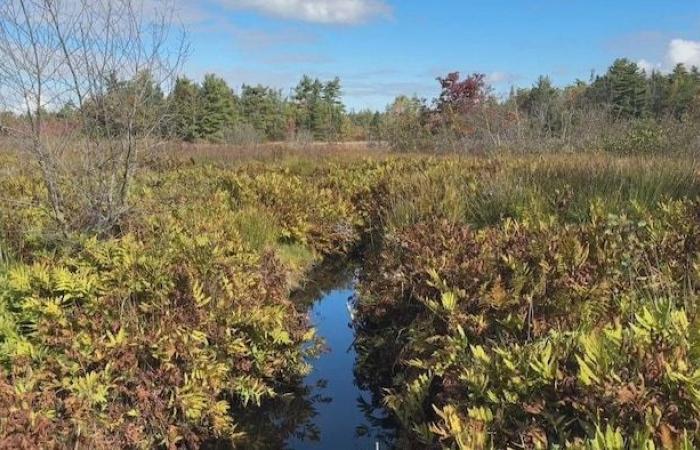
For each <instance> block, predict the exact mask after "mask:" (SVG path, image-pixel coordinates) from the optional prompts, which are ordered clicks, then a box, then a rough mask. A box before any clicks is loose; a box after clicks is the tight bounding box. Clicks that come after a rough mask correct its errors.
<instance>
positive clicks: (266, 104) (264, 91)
mask: <svg viewBox="0 0 700 450" xmlns="http://www.w3.org/2000/svg"><path fill="white" fill-rule="evenodd" d="M239 107H240V108H239V109H240V113H241V119H242V120H243V121H245V122H247V123H249V124H250V125H252V126H253V128H255V129H256V130H257V131H259V132H261V133H262V134H264V135H265V136H266V137H267V138H268V139H271V140H279V139H283V138H284V137H285V133H286V120H285V116H284V114H285V111H284V110H285V105H284V99H283V98H282V93H281V92H279V91H277V90H274V89H272V88H269V87H265V86H262V85H257V86H247V85H243V87H242V88H241V96H240V99H239Z"/></svg>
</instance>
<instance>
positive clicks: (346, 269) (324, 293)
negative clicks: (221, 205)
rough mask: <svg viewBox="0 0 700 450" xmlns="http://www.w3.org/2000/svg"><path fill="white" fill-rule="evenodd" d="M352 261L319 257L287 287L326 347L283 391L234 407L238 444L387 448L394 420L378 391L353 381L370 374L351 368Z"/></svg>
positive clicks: (308, 449) (304, 449)
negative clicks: (299, 285)
mask: <svg viewBox="0 0 700 450" xmlns="http://www.w3.org/2000/svg"><path fill="white" fill-rule="evenodd" d="M354 287H355V267H354V266H353V265H352V264H349V263H348V262H347V261H335V262H333V263H329V264H326V265H325V266H324V267H323V268H322V270H319V271H317V272H316V274H315V276H314V277H312V278H311V279H310V280H309V281H308V282H307V284H306V285H305V286H304V288H303V289H301V290H299V291H298V292H296V293H295V294H294V295H293V299H294V300H295V302H296V303H297V304H298V305H300V308H306V309H309V311H310V312H309V314H310V318H311V321H312V322H313V324H314V326H315V328H316V330H317V333H318V335H319V336H320V337H322V338H323V339H324V341H325V344H326V347H327V351H325V352H324V353H323V354H321V355H320V357H319V358H318V359H315V360H314V361H311V363H312V366H313V370H312V372H311V374H309V375H308V376H307V377H306V378H304V379H303V380H299V383H298V384H297V385H296V386H292V387H288V388H287V389H286V390H287V392H289V394H287V395H284V396H281V397H280V398H278V399H274V400H272V401H267V402H266V403H265V404H264V405H262V407H261V408H256V409H254V410H251V409H247V410H246V411H238V412H235V413H234V414H237V415H236V417H237V420H238V422H239V423H243V424H245V428H246V429H247V430H250V431H249V438H248V442H246V443H245V444H244V446H243V447H244V448H250V449H254V450H268V449H269V450H272V449H289V450H320V449H333V450H365V449H367V450H376V448H377V445H379V448H380V449H381V450H388V449H391V448H392V445H391V442H393V436H394V432H393V426H394V423H393V421H392V420H391V418H390V417H389V416H388V415H387V414H386V412H385V411H384V410H383V409H382V408H381V407H380V403H379V401H378V396H376V395H372V393H371V392H370V391H368V390H366V389H363V388H362V387H360V386H361V385H366V383H365V382H362V383H358V379H359V380H367V379H368V378H371V375H370V376H369V377H368V375H367V374H359V373H356V370H357V367H356V360H357V355H356V352H355V330H354V328H353V326H352V319H351V304H352V301H351V299H352V298H353V296H354V295H355V290H354Z"/></svg>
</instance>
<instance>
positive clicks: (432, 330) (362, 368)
mask: <svg viewBox="0 0 700 450" xmlns="http://www.w3.org/2000/svg"><path fill="white" fill-rule="evenodd" d="M563 200H564V199H562V201H563ZM629 210H630V213H629V214H625V213H618V214H611V213H610V212H609V211H608V210H606V209H605V208H603V207H602V204H601V203H596V202H594V203H593V204H592V205H591V211H590V213H589V216H588V218H587V219H586V220H584V221H581V222H579V223H566V221H560V220H556V219H555V217H554V216H551V215H547V214H544V215H541V216H540V217H539V218H538V217H532V216H529V217H526V218H523V219H522V220H516V219H511V218H506V219H503V220H499V221H497V222H496V223H494V224H491V225H488V226H485V227H483V228H476V227H473V226H469V225H467V224H465V223H464V222H461V223H460V222H457V221H449V220H446V219H443V220H431V219H430V218H426V219H425V220H422V221H419V222H418V223H415V224H408V225H406V226H403V227H401V228H398V229H397V230H396V231H395V232H394V233H391V234H390V235H389V236H388V237H387V239H385V241H384V248H383V250H382V251H381V252H380V254H379V255H378V257H377V258H376V260H375V261H374V263H373V265H370V266H369V268H368V269H367V270H366V271H365V272H364V275H363V279H362V283H361V294H360V297H359V302H358V315H359V328H360V334H359V338H358V344H357V348H358V353H359V354H360V360H359V362H358V364H359V368H358V371H357V372H358V373H365V374H370V375H369V376H367V377H366V379H365V380H363V381H364V382H365V383H366V384H367V385H369V386H371V387H373V388H374V389H375V390H376V391H377V392H384V394H383V397H384V403H385V404H386V405H387V406H388V407H389V408H390V410H391V411H393V412H394V414H395V415H396V417H397V418H398V419H399V421H400V423H401V424H402V426H403V428H404V429H405V430H410V432H408V433H407V434H405V435H404V437H403V438H404V440H403V441H400V444H399V445H400V446H401V445H403V446H405V448H441V447H442V448H460V449H479V448H507V447H511V448H520V447H525V448H563V447H566V448H591V449H622V448H684V449H685V448H688V449H689V448H694V447H695V446H696V445H697V443H698V442H700V441H699V439H700V435H699V434H698V417H699V415H698V414H700V395H699V394H700V390H699V387H700V384H699V383H700V378H699V377H700V359H699V356H700V334H698V332H697V329H698V320H699V317H698V314H697V313H698V307H697V300H698V286H699V285H700V284H699V283H700V226H699V225H698V224H699V223H700V222H698V218H700V205H698V203H697V202H690V201H684V200H676V201H668V202H665V203H662V204H659V205H657V207H656V208H653V209H649V208H645V207H641V206H639V205H630V208H629ZM382 389H388V391H382ZM655 446H656V447H655ZM402 448H403V447H402Z"/></svg>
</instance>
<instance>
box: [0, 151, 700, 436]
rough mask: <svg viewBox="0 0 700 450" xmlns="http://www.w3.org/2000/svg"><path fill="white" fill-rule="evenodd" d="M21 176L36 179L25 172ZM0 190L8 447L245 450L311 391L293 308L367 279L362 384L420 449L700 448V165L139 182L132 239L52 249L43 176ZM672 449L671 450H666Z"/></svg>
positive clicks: (598, 159)
mask: <svg viewBox="0 0 700 450" xmlns="http://www.w3.org/2000/svg"><path fill="white" fill-rule="evenodd" d="M7 161H8V165H9V166H12V167H16V166H18V162H17V161H16V160H13V159H9V160H7ZM8 174H9V176H7V177H3V178H2V179H0V190H2V192H4V193H7V194H8V195H12V197H13V199H16V200H17V201H16V202H15V203H3V204H2V206H0V242H2V246H3V247H2V251H3V255H11V257H10V258H7V257H4V259H3V261H0V410H2V411H9V413H8V414H6V415H5V416H2V417H0V440H2V443H3V444H5V443H7V445H8V446H9V447H18V446H22V445H29V446H32V445H33V446H40V445H41V446H48V447H67V446H70V447H75V446H82V447H89V448H107V447H112V448H113V447H118V448H123V447H138V448H153V447H172V448H184V447H193V448H195V447H198V446H200V445H202V444H203V443H204V442H205V441H212V440H223V441H230V442H232V443H234V444H240V445H246V443H247V442H249V441H246V437H245V433H247V432H250V431H251V429H250V424H248V423H247V422H246V421H245V420H243V415H244V414H238V413H232V411H236V412H240V411H244V412H247V413H248V414H254V412H251V411H255V407H256V405H258V404H260V403H262V402H265V401H267V400H270V399H272V398H276V397H280V396H282V394H284V393H285V387H284V386H285V385H287V384H288V383H290V382H293V381H294V380H298V379H299V377H301V376H303V375H304V374H306V373H307V372H308V370H309V365H308V362H307V357H308V356H310V355H311V354H313V351H314V348H315V346H314V345H310V344H313V343H314V342H315V337H314V332H313V330H312V329H311V328H310V327H309V324H308V322H307V318H306V317H305V316H304V314H303V312H300V311H299V308H298V307H297V306H298V305H294V304H292V303H291V302H290V300H289V295H288V294H289V289H290V287H292V286H293V284H294V283H295V282H296V281H298V280H299V278H300V277H301V276H303V274H304V272H305V271H306V270H307V269H308V268H309V266H310V265H311V264H313V263H314V262H315V261H318V260H319V259H320V258H321V257H322V256H323V255H337V254H338V253H344V252H347V251H349V250H352V249H353V248H355V247H356V246H357V244H358V243H359V242H360V240H361V239H362V238H363V237H364V238H366V239H367V240H368V241H371V242H374V243H375V244H377V245H378V246H380V250H381V252H380V254H379V255H378V256H377V257H370V255H366V256H367V259H366V265H365V268H364V272H363V275H362V279H361V291H362V294H363V295H362V297H361V299H360V301H359V304H358V305H357V313H358V324H357V325H358V327H359V328H358V329H359V335H358V341H357V344H356V345H357V350H358V367H357V369H358V370H357V376H358V380H359V381H360V382H361V383H364V384H366V385H368V386H371V387H373V388H375V389H376V392H377V393H379V395H381V396H382V397H383V399H384V402H385V404H386V405H388V406H389V407H390V409H391V410H392V411H393V414H394V415H395V416H396V418H397V419H398V420H399V421H400V422H401V423H402V424H403V425H404V426H405V429H406V430H407V434H406V435H405V436H403V438H404V439H405V440H402V441H401V444H403V443H406V447H407V448H411V446H410V444H412V445H414V446H417V447H418V448H439V447H446V448H465V449H472V448H505V446H507V445H510V446H511V447H515V446H518V445H520V446H525V447H528V448H538V447H539V448H557V447H556V445H558V446H559V447H558V448H572V449H603V448H605V449H608V448H664V447H665V448H692V447H693V446H694V445H696V443H697V442H698V439H699V437H698V436H697V431H696V428H695V427H694V425H693V420H694V418H695V417H697V416H698V414H699V412H700V405H699V404H698V400H699V398H698V392H700V384H699V383H700V381H698V375H697V374H698V370H700V369H699V368H700V361H698V355H700V350H699V349H700V347H699V345H700V336H699V335H698V333H697V328H698V327H697V325H698V323H697V320H698V319H697V313H698V308H697V286H699V285H700V284H699V283H700V260H698V249H699V248H700V243H698V239H700V229H699V228H698V221H697V217H698V211H700V206H699V205H698V203H697V200H694V199H696V198H697V196H698V193H700V183H699V182H698V173H697V171H696V169H695V167H694V166H693V165H692V163H691V162H690V161H688V160H685V159H680V160H672V159H654V158H651V159H649V160H641V159H634V160H632V159H626V158H619V159H616V158H612V157H609V156H600V155H597V156H591V155H587V156H586V157H576V156H569V157H566V158H565V157H560V156H550V157H547V158H540V157H521V158H468V159H465V158H457V157H443V158H427V157H417V156H411V157H398V158H384V159H376V160H359V159H358V160H335V159H324V160H312V159H308V158H291V159H287V160H282V161H279V162H277V163H271V162H268V163H265V164H260V163H251V164H247V165H243V166H240V167H238V168H235V169H223V168H217V167H212V166H206V167H202V166H197V165H191V166H189V165H188V166H182V165H180V166H176V167H175V168H168V166H163V168H161V169H153V170H151V171H149V172H145V173H143V174H142V175H141V176H139V177H138V179H137V180H136V182H135V184H134V186H133V192H132V195H133V197H134V198H135V199H138V203H136V205H137V206H138V207H137V208H135V209H134V211H132V212H131V214H130V215H129V216H128V217H126V219H125V220H124V221H123V222H122V223H120V228H119V230H120V232H119V234H117V235H115V236H113V237H110V238H104V237H103V238H102V239H98V238H96V237H94V236H87V235H70V236H68V238H65V237H61V238H60V239H57V238H56V237H55V236H56V235H55V234H54V233H52V228H51V223H52V222H51V220H50V219H49V216H48V213H47V212H46V211H45V209H44V208H43V207H42V203H41V201H42V199H43V198H45V197H44V193H43V186H42V184H41V183H39V182H38V181H37V180H38V177H37V176H36V174H33V173H32V172H31V170H13V171H11V172H8ZM652 446H656V447H652Z"/></svg>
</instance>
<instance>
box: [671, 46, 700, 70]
mask: <svg viewBox="0 0 700 450" xmlns="http://www.w3.org/2000/svg"><path fill="white" fill-rule="evenodd" d="M668 60H669V62H670V63H671V64H672V65H674V66H675V65H676V64H684V65H686V66H687V67H690V66H697V67H700V41H687V40H685V39H673V40H672V41H671V43H670V44H669V45H668Z"/></svg>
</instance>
